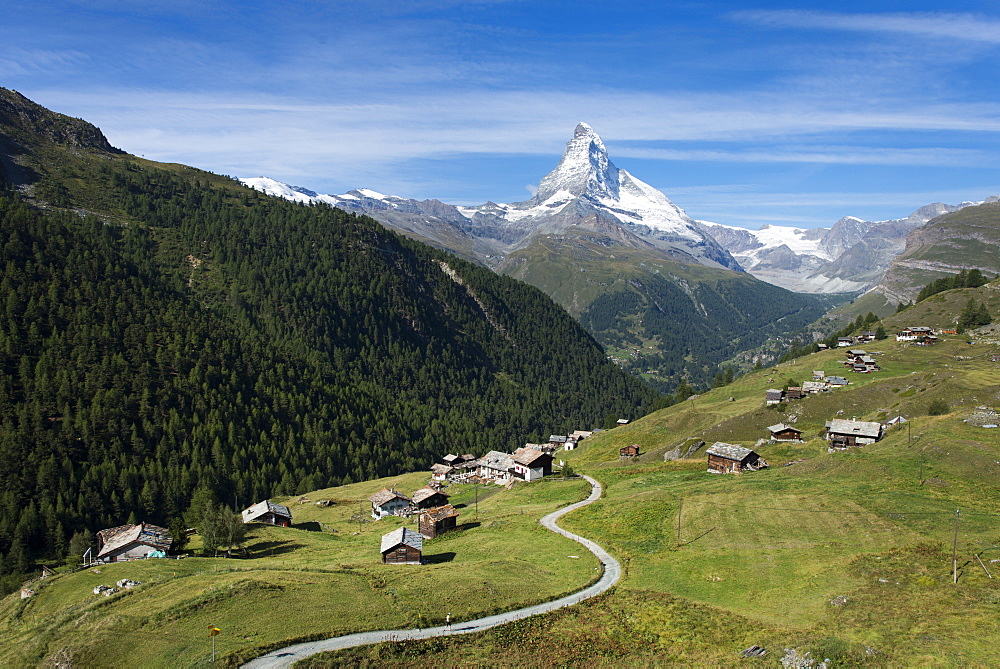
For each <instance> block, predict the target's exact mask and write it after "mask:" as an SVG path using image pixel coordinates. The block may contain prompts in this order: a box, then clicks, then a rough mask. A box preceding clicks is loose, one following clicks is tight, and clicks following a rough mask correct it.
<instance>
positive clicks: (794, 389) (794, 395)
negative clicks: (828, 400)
mask: <svg viewBox="0 0 1000 669" xmlns="http://www.w3.org/2000/svg"><path fill="white" fill-rule="evenodd" d="M805 396H806V393H805V391H803V390H802V386H789V387H788V390H786V391H785V399H788V400H800V399H802V398H803V397H805Z"/></svg>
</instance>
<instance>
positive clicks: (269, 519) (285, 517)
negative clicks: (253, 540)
mask: <svg viewBox="0 0 1000 669" xmlns="http://www.w3.org/2000/svg"><path fill="white" fill-rule="evenodd" d="M243 522H244V523H267V524H268V525H279V526H281V527H291V525H292V512H291V511H290V510H289V509H288V507H287V506H285V505H284V504H275V503H274V502H272V501H270V500H267V499H265V500H264V501H263V502H257V503H256V504H254V505H253V506H249V507H247V508H245V509H243Z"/></svg>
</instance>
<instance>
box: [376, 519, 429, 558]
mask: <svg viewBox="0 0 1000 669" xmlns="http://www.w3.org/2000/svg"><path fill="white" fill-rule="evenodd" d="M423 551H424V537H423V535H422V534H420V533H419V532H414V531H413V530H411V529H408V528H406V527H401V528H399V529H398V530H393V531H392V532H389V533H388V534H386V535H384V536H383V537H382V562H383V563H384V564H420V563H421V561H422V560H423Z"/></svg>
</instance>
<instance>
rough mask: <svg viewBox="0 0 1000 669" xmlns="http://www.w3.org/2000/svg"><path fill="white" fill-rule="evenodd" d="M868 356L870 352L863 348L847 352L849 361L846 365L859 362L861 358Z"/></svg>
mask: <svg viewBox="0 0 1000 669" xmlns="http://www.w3.org/2000/svg"><path fill="white" fill-rule="evenodd" d="M866 355H868V351H866V350H864V349H863V348H852V349H848V350H847V360H846V361H845V364H850V363H852V362H857V361H858V359H859V358H861V357H863V356H866Z"/></svg>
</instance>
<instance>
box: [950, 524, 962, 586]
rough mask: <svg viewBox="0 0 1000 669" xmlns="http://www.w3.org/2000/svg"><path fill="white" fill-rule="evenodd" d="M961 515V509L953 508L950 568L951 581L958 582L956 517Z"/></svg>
mask: <svg viewBox="0 0 1000 669" xmlns="http://www.w3.org/2000/svg"><path fill="white" fill-rule="evenodd" d="M961 515H962V510H961V509H955V538H954V539H953V540H952V542H951V570H952V582H953V583H958V518H959V516H961Z"/></svg>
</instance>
